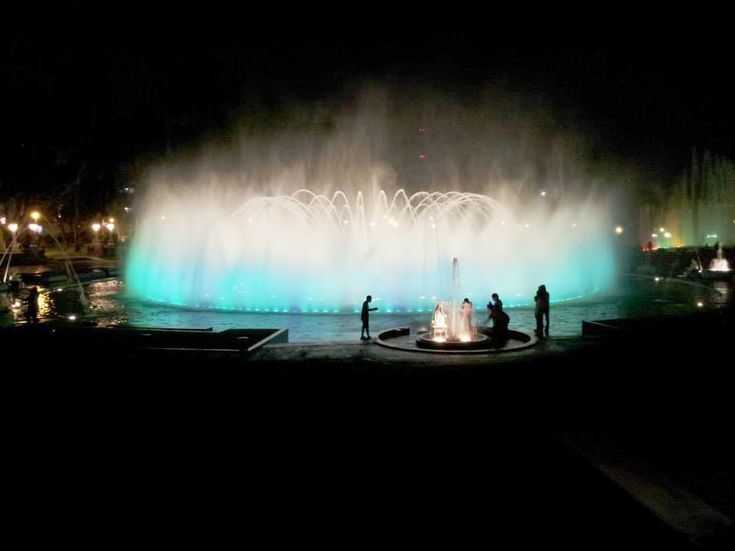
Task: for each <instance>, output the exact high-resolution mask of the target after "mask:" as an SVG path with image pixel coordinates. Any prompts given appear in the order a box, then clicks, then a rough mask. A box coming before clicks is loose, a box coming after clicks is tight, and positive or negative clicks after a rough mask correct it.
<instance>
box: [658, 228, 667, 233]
mask: <svg viewBox="0 0 735 551" xmlns="http://www.w3.org/2000/svg"><path fill="white" fill-rule="evenodd" d="M658 231H660V232H661V233H664V231H666V228H659V229H658Z"/></svg>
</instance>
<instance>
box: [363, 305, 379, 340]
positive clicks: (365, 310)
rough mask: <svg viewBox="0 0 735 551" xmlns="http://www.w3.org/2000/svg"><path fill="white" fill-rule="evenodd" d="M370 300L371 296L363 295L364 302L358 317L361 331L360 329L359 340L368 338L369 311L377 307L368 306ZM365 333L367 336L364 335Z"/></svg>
mask: <svg viewBox="0 0 735 551" xmlns="http://www.w3.org/2000/svg"><path fill="white" fill-rule="evenodd" d="M372 300H373V297H371V296H370V295H368V296H366V297H365V302H363V303H362V312H361V313H360V319H361V320H362V331H360V340H361V341H369V340H370V312H374V311H375V310H377V308H370V307H368V304H370V303H371V302H372ZM366 333H367V336H365V334H366Z"/></svg>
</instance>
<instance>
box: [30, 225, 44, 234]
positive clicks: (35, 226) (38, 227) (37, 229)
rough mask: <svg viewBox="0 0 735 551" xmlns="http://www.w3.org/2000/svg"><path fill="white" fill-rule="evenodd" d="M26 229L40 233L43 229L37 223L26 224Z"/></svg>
mask: <svg viewBox="0 0 735 551" xmlns="http://www.w3.org/2000/svg"><path fill="white" fill-rule="evenodd" d="M28 229H29V230H31V231H32V232H34V233H41V232H42V231H43V226H40V225H38V224H28Z"/></svg>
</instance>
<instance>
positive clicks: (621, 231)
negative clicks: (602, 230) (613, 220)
mask: <svg viewBox="0 0 735 551" xmlns="http://www.w3.org/2000/svg"><path fill="white" fill-rule="evenodd" d="M615 233H617V234H618V235H620V234H621V233H623V226H616V227H615Z"/></svg>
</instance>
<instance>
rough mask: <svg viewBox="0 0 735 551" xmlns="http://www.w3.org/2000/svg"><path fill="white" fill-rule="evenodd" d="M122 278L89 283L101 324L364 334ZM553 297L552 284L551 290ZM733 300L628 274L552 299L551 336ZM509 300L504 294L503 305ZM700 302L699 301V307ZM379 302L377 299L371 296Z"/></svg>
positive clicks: (347, 337) (521, 312)
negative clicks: (612, 286) (191, 300)
mask: <svg viewBox="0 0 735 551" xmlns="http://www.w3.org/2000/svg"><path fill="white" fill-rule="evenodd" d="M124 291H125V286H124V284H123V283H122V282H120V281H117V280H115V281H106V282H98V283H93V284H90V285H89V286H88V288H87V292H88V296H89V299H90V308H89V311H88V313H87V317H88V318H89V319H91V320H94V321H95V322H96V323H97V324H98V325H100V326H116V325H131V326H139V327H178V328H198V329H203V328H209V327H211V328H212V329H213V330H215V331H221V330H225V329H233V328H287V329H288V330H289V341H290V342H315V341H324V342H330V341H341V342H349V341H356V340H359V336H360V326H361V324H360V317H359V314H279V313H248V312H238V311H218V310H195V309H187V308H181V307H176V306H170V305H166V304H152V303H145V302H142V301H139V300H133V299H129V298H126V297H125V293H124ZM550 291H551V292H552V297H553V289H550ZM728 300H729V290H728V286H727V285H717V284H715V285H714V286H702V285H692V284H687V283H684V282H678V281H663V282H656V281H654V280H653V279H652V278H642V277H633V278H625V279H624V280H623V281H622V282H621V284H620V285H618V289H617V290H616V291H615V292H614V293H611V294H607V295H605V296H592V297H587V298H585V299H579V300H574V301H567V302H559V303H554V304H552V308H551V333H552V335H553V336H577V335H581V334H582V321H584V320H587V321H593V320H604V319H615V318H623V317H640V316H652V315H672V314H673V315H675V314H684V313H688V312H693V311H695V310H697V309H701V308H714V307H719V306H722V305H724V304H725V303H726V302H727V301H728ZM485 302H486V301H483V303H482V304H478V303H477V302H475V316H474V320H475V324H476V325H484V324H486V323H487V313H486V310H485V306H484V304H485ZM509 302H511V301H510V300H506V304H507V303H509ZM700 304H701V306H700ZM373 305H374V306H377V307H378V308H380V306H381V304H380V301H374V302H373ZM507 312H508V313H509V315H510V318H511V321H510V326H511V328H513V329H518V330H521V331H527V332H530V331H532V330H533V328H534V327H535V320H534V311H533V307H532V306H531V305H526V306H517V307H511V308H507ZM430 317H431V314H430V313H428V312H422V313H410V314H409V313H395V312H393V313H386V312H380V311H378V312H373V313H371V321H370V324H371V334H372V335H373V336H376V335H377V334H378V333H379V332H380V331H381V330H384V329H389V328H393V327H399V326H409V327H410V328H411V330H412V332H414V333H415V332H416V331H419V330H422V329H425V328H426V327H427V325H428V323H429V320H430Z"/></svg>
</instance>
